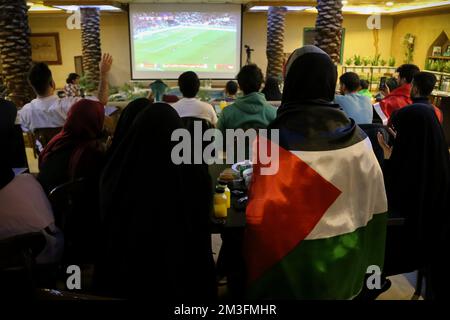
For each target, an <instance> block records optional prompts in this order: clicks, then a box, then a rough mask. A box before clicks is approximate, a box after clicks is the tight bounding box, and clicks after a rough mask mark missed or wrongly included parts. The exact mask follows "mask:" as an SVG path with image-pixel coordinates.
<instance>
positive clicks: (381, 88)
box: [379, 77, 387, 91]
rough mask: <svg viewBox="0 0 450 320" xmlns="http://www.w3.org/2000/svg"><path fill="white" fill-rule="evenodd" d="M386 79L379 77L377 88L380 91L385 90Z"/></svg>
mask: <svg viewBox="0 0 450 320" xmlns="http://www.w3.org/2000/svg"><path fill="white" fill-rule="evenodd" d="M386 79H387V78H386V77H381V79H380V86H379V90H380V91H382V90H384V89H386Z"/></svg>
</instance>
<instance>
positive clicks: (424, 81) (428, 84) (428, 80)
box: [413, 72, 437, 97]
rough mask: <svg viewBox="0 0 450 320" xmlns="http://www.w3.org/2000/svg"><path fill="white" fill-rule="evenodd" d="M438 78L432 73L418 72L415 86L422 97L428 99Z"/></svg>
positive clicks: (414, 81) (414, 79)
mask: <svg viewBox="0 0 450 320" xmlns="http://www.w3.org/2000/svg"><path fill="white" fill-rule="evenodd" d="M436 81H437V79H436V76H435V75H434V74H432V73H430V72H418V73H416V74H415V75H414V78H413V86H414V87H416V88H417V90H418V91H419V94H420V96H422V97H428V96H429V95H430V94H431V92H432V91H433V89H434V85H435V84H436Z"/></svg>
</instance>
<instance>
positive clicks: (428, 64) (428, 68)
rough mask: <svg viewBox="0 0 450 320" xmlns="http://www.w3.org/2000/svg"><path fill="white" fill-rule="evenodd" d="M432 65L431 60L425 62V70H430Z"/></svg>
mask: <svg viewBox="0 0 450 320" xmlns="http://www.w3.org/2000/svg"><path fill="white" fill-rule="evenodd" d="M431 63H432V61H431V59H427V60H426V61H425V70H430V67H431Z"/></svg>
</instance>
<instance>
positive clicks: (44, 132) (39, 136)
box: [33, 127, 62, 153]
mask: <svg viewBox="0 0 450 320" xmlns="http://www.w3.org/2000/svg"><path fill="white" fill-rule="evenodd" d="M61 129H62V128H61V127H57V128H37V129H34V132H33V135H34V138H35V139H34V141H35V143H36V145H37V147H38V153H40V152H41V151H42V149H44V148H45V146H46V145H47V144H48V143H49V142H50V140H52V138H53V137H54V136H56V135H57V134H58V133H59V132H60V131H61Z"/></svg>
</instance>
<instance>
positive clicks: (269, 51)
mask: <svg viewBox="0 0 450 320" xmlns="http://www.w3.org/2000/svg"><path fill="white" fill-rule="evenodd" d="M286 11H287V10H286V7H269V11H268V14H267V46H266V55H267V71H266V76H267V77H276V78H278V77H279V76H280V75H281V74H282V72H283V62H284V26H285V17H286Z"/></svg>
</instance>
